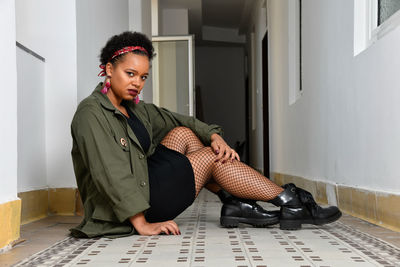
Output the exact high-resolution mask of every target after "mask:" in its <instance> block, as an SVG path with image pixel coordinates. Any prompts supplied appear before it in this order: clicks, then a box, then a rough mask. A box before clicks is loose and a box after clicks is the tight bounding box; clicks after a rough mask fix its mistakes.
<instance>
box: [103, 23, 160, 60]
mask: <svg viewBox="0 0 400 267" xmlns="http://www.w3.org/2000/svg"><path fill="white" fill-rule="evenodd" d="M127 46H141V47H143V48H144V49H146V51H147V53H145V52H144V51H141V50H134V51H132V53H134V54H139V55H145V56H147V57H148V58H149V60H151V59H152V58H153V56H154V48H153V45H152V43H151V41H150V40H149V38H147V36H146V35H144V34H143V33H140V32H131V31H126V32H123V33H121V34H118V35H114V36H113V37H111V38H110V39H108V41H107V43H106V45H105V46H104V47H103V49H102V50H101V53H100V63H101V64H102V65H106V64H107V63H108V62H110V63H112V64H114V63H115V62H117V61H118V60H119V59H120V58H122V57H123V56H124V55H125V54H122V55H119V56H116V57H115V58H113V59H112V60H110V59H111V57H112V56H113V55H114V53H115V52H116V51H118V50H120V49H122V48H124V47H127Z"/></svg>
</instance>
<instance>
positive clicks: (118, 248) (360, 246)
mask: <svg viewBox="0 0 400 267" xmlns="http://www.w3.org/2000/svg"><path fill="white" fill-rule="evenodd" d="M260 204H262V205H263V206H264V207H268V208H269V209H271V208H273V206H270V205H269V204H264V203H260ZM220 208H221V204H220V202H219V201H218V200H217V198H216V197H215V196H214V195H212V194H210V193H208V192H206V191H204V190H203V192H202V193H201V194H200V196H199V198H197V200H196V201H195V203H194V204H193V205H192V206H191V207H189V208H188V209H187V210H186V211H185V212H184V213H183V214H181V215H180V216H179V217H178V218H177V219H176V220H175V221H176V222H177V223H178V225H179V227H180V230H181V232H182V235H180V236H166V235H161V236H152V237H146V236H138V235H135V236H130V237H124V238H117V239H110V238H95V239H75V238H71V237H68V238H66V239H64V240H62V241H60V242H58V243H56V244H54V245H53V246H51V247H49V248H48V249H46V250H43V251H41V252H39V253H37V254H35V255H33V256H31V257H30V258H28V259H25V260H23V261H21V262H20V263H19V264H16V265H14V266H56V267H61V266H195V267H202V266H204V267H206V266H207V267H208V266H219V267H222V266H237V267H239V266H240V267H244V266H248V267H250V266H255V267H273V266H285V267H286V266H298V267H299V266H301V267H306V266H310V267H311V266H320V267H323V266H324V267H327V266H341V267H342V266H386V267H389V266H400V249H399V248H398V247H396V246H394V245H393V244H390V243H388V242H386V241H383V240H381V239H379V238H377V237H375V236H373V235H370V234H367V233H365V232H363V231H361V230H358V229H356V228H354V227H352V226H351V225H348V224H345V223H343V222H342V221H338V222H335V223H332V224H329V225H325V226H322V227H316V226H311V225H306V226H303V229H302V230H299V231H282V230H280V229H279V227H278V225H276V226H274V227H270V228H253V227H248V226H246V225H241V227H239V228H233V229H226V228H221V227H220V226H219V221H218V220H219V212H220ZM365 227H369V225H366V226H365Z"/></svg>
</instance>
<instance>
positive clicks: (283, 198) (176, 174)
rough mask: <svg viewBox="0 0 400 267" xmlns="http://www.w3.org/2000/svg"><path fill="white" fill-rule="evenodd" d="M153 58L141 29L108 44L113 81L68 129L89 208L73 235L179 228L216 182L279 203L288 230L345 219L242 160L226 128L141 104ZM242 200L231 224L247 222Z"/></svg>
mask: <svg viewBox="0 0 400 267" xmlns="http://www.w3.org/2000/svg"><path fill="white" fill-rule="evenodd" d="M152 57H153V47H152V44H151V41H150V40H148V38H147V37H146V36H144V35H143V34H140V33H132V32H124V33H122V34H120V35H116V36H113V37H112V38H111V39H110V40H109V41H108V42H107V44H106V46H105V47H104V48H103V49H102V52H101V55H100V61H101V63H102V64H101V65H100V67H101V68H102V69H103V70H102V72H101V75H103V76H106V79H105V81H104V82H103V83H100V84H99V85H98V86H97V87H96V89H95V90H94V92H93V93H92V94H91V95H90V96H89V97H87V98H86V99H84V100H83V101H82V102H81V103H80V104H79V106H78V109H77V111H76V113H75V116H74V118H73V121H72V125H71V130H72V131H71V132H72V137H73V148H72V152H71V153H72V159H73V163H74V170H75V175H76V179H77V183H78V188H79V192H80V194H81V197H82V201H83V205H84V209H85V216H84V219H83V221H82V223H81V224H80V225H79V226H77V227H76V228H74V229H71V233H72V234H73V235H74V236H77V237H94V236H101V235H114V236H115V235H119V236H121V235H130V234H133V233H135V232H137V233H139V234H141V235H157V234H160V233H167V234H180V231H179V227H178V225H177V224H176V223H175V222H174V221H173V219H174V218H175V217H176V216H177V215H179V214H180V213H181V212H182V211H184V210H185V209H186V208H187V207H188V206H189V205H191V204H192V202H193V201H194V199H195V197H196V196H197V195H198V194H199V192H200V190H201V189H202V188H203V187H204V186H205V185H206V184H207V183H208V182H210V180H211V179H212V178H213V179H214V180H215V182H216V183H217V185H215V184H214V186H211V185H210V186H209V187H210V188H214V189H213V191H214V192H216V191H218V190H219V189H220V188H219V186H221V187H222V188H224V189H225V190H226V191H228V192H230V193H232V194H233V195H235V196H237V197H239V198H246V199H255V200H262V201H269V202H271V203H273V204H275V205H277V206H281V210H280V214H279V216H280V223H281V228H282V229H299V228H300V227H301V224H302V223H313V224H323V223H328V222H332V221H334V220H336V219H338V218H339V217H340V215H341V213H340V211H339V210H338V209H337V208H336V207H330V208H327V209H322V208H321V207H319V206H318V205H316V204H315V202H314V201H313V199H312V196H311V195H308V194H307V192H306V191H304V190H301V189H298V188H296V187H295V186H294V185H288V186H286V189H284V188H282V187H279V186H277V185H276V184H274V183H273V182H271V181H270V180H268V179H266V178H265V177H264V176H262V175H261V174H259V173H258V172H256V171H254V170H253V169H251V168H250V167H248V166H247V165H245V164H243V163H241V162H240V158H239V156H238V154H237V153H236V152H235V151H234V150H233V149H232V148H230V147H229V146H228V145H227V144H226V142H225V141H224V140H223V138H222V137H221V134H222V130H221V128H220V127H219V126H217V125H207V124H205V123H203V122H200V121H199V120H196V119H194V118H192V117H188V116H183V115H179V114H176V113H172V112H170V111H168V110H166V109H162V108H158V107H156V106H155V105H152V104H145V103H144V102H143V101H139V98H138V97H139V94H140V92H141V90H142V88H143V86H144V84H145V81H146V79H147V77H148V75H149V68H150V61H151V59H152ZM236 204H237V203H236ZM236 204H232V203H230V204H226V205H224V207H223V209H222V217H221V223H222V224H223V225H224V226H236V225H237V223H238V222H248V221H246V219H247V218H246V216H244V215H243V213H245V210H244V209H246V202H244V204H243V203H242V204H243V205H239V209H238V208H237V207H238V205H236ZM232 205H236V206H232ZM249 205H250V207H254V204H249ZM251 205H253V206H251ZM247 208H248V207H247ZM267 217H268V216H267ZM252 219H253V220H250V222H252V224H254V225H257V222H261V223H262V224H263V225H268V224H273V223H277V222H278V216H277V215H276V214H269V217H268V218H266V217H262V218H261V219H260V218H252ZM259 219H260V221H258V220H259Z"/></svg>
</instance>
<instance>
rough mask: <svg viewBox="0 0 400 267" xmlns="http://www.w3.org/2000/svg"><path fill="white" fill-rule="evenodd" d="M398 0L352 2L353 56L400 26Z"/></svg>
mask: <svg viewBox="0 0 400 267" xmlns="http://www.w3.org/2000/svg"><path fill="white" fill-rule="evenodd" d="M399 10H400V1H399V0H354V55H357V54H359V53H360V52H362V51H364V50H365V49H366V48H368V47H369V46H370V45H371V44H373V43H374V42H376V41H378V40H379V39H381V38H382V37H383V36H385V35H386V34H388V33H389V32H390V31H392V30H393V29H395V28H396V27H397V26H399V25H400V11H399Z"/></svg>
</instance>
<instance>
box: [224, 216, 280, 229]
mask: <svg viewBox="0 0 400 267" xmlns="http://www.w3.org/2000/svg"><path fill="white" fill-rule="evenodd" d="M220 223H221V225H222V226H223V227H226V228H236V227H238V226H239V223H245V224H250V225H252V226H254V227H260V228H261V227H267V226H269V225H273V224H277V223H279V218H278V217H276V218H270V219H249V218H241V217H231V216H222V217H221V218H220Z"/></svg>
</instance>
